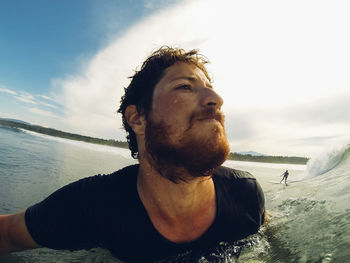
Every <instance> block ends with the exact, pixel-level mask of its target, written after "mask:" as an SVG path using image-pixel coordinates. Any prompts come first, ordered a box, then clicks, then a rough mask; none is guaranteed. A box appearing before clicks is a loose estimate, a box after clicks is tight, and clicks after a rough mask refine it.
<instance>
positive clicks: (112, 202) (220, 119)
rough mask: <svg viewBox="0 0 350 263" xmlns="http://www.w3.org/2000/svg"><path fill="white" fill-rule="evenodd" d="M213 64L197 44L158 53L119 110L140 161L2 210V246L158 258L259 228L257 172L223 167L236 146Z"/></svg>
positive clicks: (133, 83)
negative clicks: (14, 210)
mask: <svg viewBox="0 0 350 263" xmlns="http://www.w3.org/2000/svg"><path fill="white" fill-rule="evenodd" d="M206 63H207V61H206V60H205V59H204V58H203V57H202V56H200V55H199V54H198V53H197V51H196V50H192V51H189V52H185V51H184V50H182V49H173V48H168V47H163V48H161V49H159V50H158V51H156V52H154V53H153V54H152V55H151V56H150V57H149V58H148V59H147V60H146V61H145V62H144V63H143V65H142V67H141V70H140V71H136V73H135V75H134V76H133V77H132V80H131V83H130V85H129V86H128V87H127V88H126V89H125V94H124V96H123V97H122V100H121V105H120V108H119V112H120V113H121V114H122V118H123V125H124V127H125V129H126V131H127V133H128V136H127V140H128V143H129V148H130V150H131V153H132V156H133V157H134V158H137V159H138V161H139V164H138V165H133V166H129V167H126V168H124V169H122V170H119V171H117V172H115V173H113V174H110V175H103V176H102V175H97V176H94V177H89V178H85V179H82V180H80V181H78V182H75V183H72V184H70V185H68V186H65V187H63V188H61V189H59V190H58V191H57V192H55V193H53V194H52V195H51V196H49V197H48V198H47V199H45V200H44V201H42V202H41V203H39V204H36V205H34V206H32V207H29V208H28V209H27V210H26V211H22V212H20V213H17V214H13V215H4V216H1V217H0V237H1V238H0V239H1V243H0V244H1V245H0V248H1V249H0V250H1V251H3V252H9V251H17V250H22V249H28V248H36V247H40V246H45V247H50V248H54V249H70V250H74V249H89V248H92V247H97V246H99V247H104V248H107V249H109V250H110V251H111V252H112V254H113V255H114V256H115V257H117V258H119V259H121V260H125V261H127V262H152V261H155V260H160V259H164V258H168V257H170V256H172V255H176V254H178V253H181V252H184V251H188V250H193V251H196V250H203V249H206V248H209V247H212V246H215V245H216V244H218V243H219V242H220V241H234V240H239V239H242V238H245V237H247V236H248V235H250V234H253V233H256V232H257V231H258V229H259V227H260V225H261V224H262V223H263V221H264V216H265V208H264V196H263V193H262V190H261V187H260V186H259V184H258V183H257V182H256V180H255V179H254V178H253V176H252V175H250V174H249V173H246V172H242V171H237V170H233V169H228V168H225V167H221V166H220V165H221V164H222V163H223V162H224V161H225V160H226V158H227V156H228V153H229V146H228V142H227V139H226V134H225V129H224V116H223V114H222V112H221V106H222V104H223V100H222V98H221V97H220V96H219V95H218V94H217V93H216V92H215V91H214V89H213V87H212V86H211V81H210V77H209V75H208V73H207V70H206V68H205V64H206ZM135 251H137V253H135Z"/></svg>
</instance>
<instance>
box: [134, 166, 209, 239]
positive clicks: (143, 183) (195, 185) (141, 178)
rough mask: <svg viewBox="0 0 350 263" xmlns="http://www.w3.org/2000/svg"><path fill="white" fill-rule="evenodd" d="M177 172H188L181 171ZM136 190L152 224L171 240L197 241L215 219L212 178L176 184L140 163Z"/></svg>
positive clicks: (188, 176) (192, 179)
mask: <svg viewBox="0 0 350 263" xmlns="http://www.w3.org/2000/svg"><path fill="white" fill-rule="evenodd" d="M174 172H181V173H186V171H185V170H184V169H182V168H178V169H177V171H174ZM185 177H186V178H190V175H189V174H187V175H185ZM137 190H138V193H139V196H140V198H141V201H142V203H143V204H144V206H145V208H146V210H147V213H148V215H149V217H150V219H151V221H152V223H153V225H154V226H155V228H156V229H157V230H158V231H159V232H160V233H161V234H163V236H165V237H166V238H167V239H169V240H171V241H174V242H188V241H192V240H195V239H197V238H198V237H199V236H201V235H202V234H203V233H204V232H205V231H206V230H207V229H208V228H209V226H210V225H211V224H212V222H213V221H214V219H215V214H216V197H215V187H214V183H213V180H212V178H211V177H210V176H206V177H196V178H191V179H188V180H186V181H179V182H178V183H174V182H172V181H170V180H169V179H167V178H166V177H164V176H162V175H160V174H159V173H158V172H157V170H156V169H154V168H153V167H152V166H151V165H150V164H149V163H148V162H142V161H141V162H140V169H139V173H138V179H137ZM169 230H171V231H169ZM190 230H191V231H190Z"/></svg>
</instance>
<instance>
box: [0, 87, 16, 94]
mask: <svg viewBox="0 0 350 263" xmlns="http://www.w3.org/2000/svg"><path fill="white" fill-rule="evenodd" d="M0 92H4V93H8V94H11V95H17V92H15V91H13V90H10V89H8V88H6V87H4V86H0Z"/></svg>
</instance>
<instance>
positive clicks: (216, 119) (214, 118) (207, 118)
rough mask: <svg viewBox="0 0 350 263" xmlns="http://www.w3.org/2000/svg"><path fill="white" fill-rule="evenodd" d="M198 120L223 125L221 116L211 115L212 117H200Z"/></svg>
mask: <svg viewBox="0 0 350 263" xmlns="http://www.w3.org/2000/svg"><path fill="white" fill-rule="evenodd" d="M198 120H199V121H217V122H219V123H220V124H222V120H223V117H222V116H221V115H219V114H217V115H210V116H205V117H200V118H199V119H198Z"/></svg>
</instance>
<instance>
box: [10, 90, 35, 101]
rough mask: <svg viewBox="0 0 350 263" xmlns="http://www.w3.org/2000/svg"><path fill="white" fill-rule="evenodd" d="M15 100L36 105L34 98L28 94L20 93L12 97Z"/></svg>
mask: <svg viewBox="0 0 350 263" xmlns="http://www.w3.org/2000/svg"><path fill="white" fill-rule="evenodd" d="M14 97H15V98H16V99H18V100H20V101H22V102H25V103H30V104H37V103H36V102H35V99H34V96H33V95H32V94H29V93H27V92H20V94H18V95H16V96H14Z"/></svg>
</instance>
